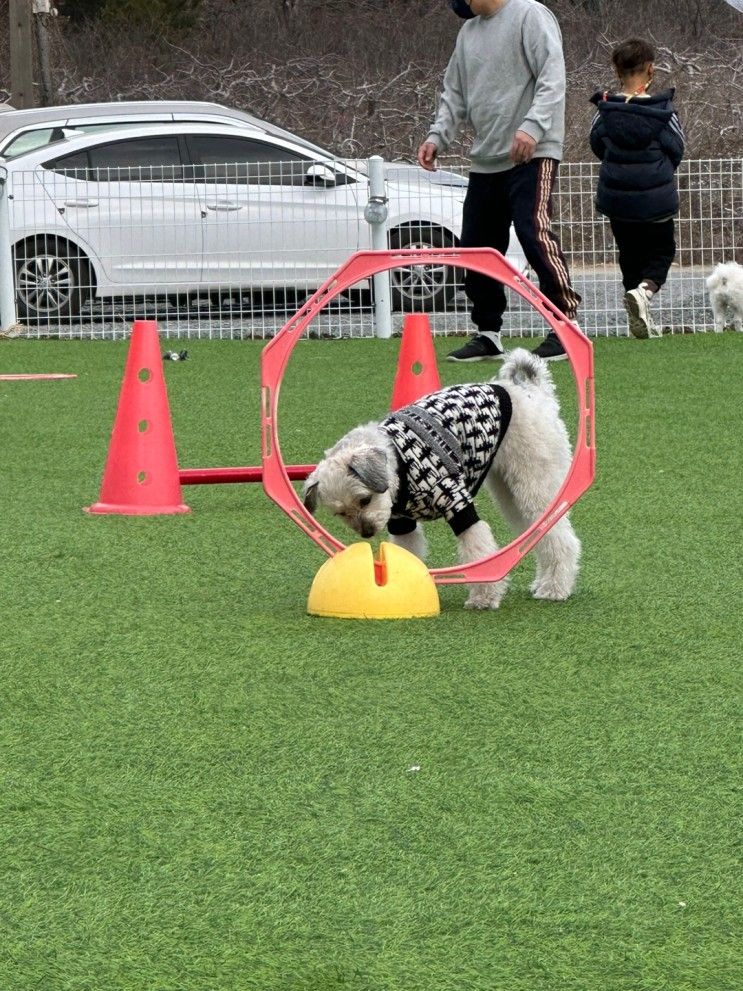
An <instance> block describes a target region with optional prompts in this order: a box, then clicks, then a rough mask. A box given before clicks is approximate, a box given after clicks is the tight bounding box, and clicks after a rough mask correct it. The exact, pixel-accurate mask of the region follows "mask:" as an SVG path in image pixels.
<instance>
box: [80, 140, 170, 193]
mask: <svg viewBox="0 0 743 991" xmlns="http://www.w3.org/2000/svg"><path fill="white" fill-rule="evenodd" d="M88 155H89V156H90V178H91V179H92V180H93V181H94V182H180V181H182V180H183V166H182V164H181V155H180V149H179V146H178V138H177V137H176V136H175V135H172V136H171V135H159V134H153V135H151V136H148V137H145V138H122V140H121V141H111V142H108V143H107V144H105V145H98V146H97V147H94V148H89V149H88Z"/></svg>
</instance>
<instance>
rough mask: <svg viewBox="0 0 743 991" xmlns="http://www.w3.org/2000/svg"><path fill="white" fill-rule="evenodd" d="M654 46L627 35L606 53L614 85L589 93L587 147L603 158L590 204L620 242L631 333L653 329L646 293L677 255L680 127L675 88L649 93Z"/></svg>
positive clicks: (642, 334) (662, 278) (645, 333)
mask: <svg viewBox="0 0 743 991" xmlns="http://www.w3.org/2000/svg"><path fill="white" fill-rule="evenodd" d="M654 58H655V52H654V51H653V48H652V46H651V45H649V44H648V43H647V42H646V41H642V40H641V39H639V38H630V39H629V40H628V41H625V42H623V43H622V44H621V45H619V47H618V48H616V49H615V50H614V52H613V53H612V62H613V64H614V68H615V70H616V74H617V77H618V78H619V82H620V87H621V88H620V91H619V92H617V93H609V92H604V93H595V94H594V95H593V96H592V97H591V102H592V103H595V104H596V107H597V109H598V113H597V114H596V116H595V117H594V120H593V124H592V125H591V136H590V140H591V149H592V151H593V153H594V154H595V155H596V156H597V157H598V158H600V159H601V169H600V171H599V181H598V188H597V190H596V209H597V210H598V211H599V212H600V213H603V214H605V215H606V216H607V217H608V218H609V221H610V223H611V230H612V233H613V235H614V239H615V241H616V243H617V248H618V250H619V267H620V269H621V270H622V280H623V283H624V289H625V295H624V307H625V309H626V310H627V315H628V318H629V329H630V332H631V333H632V334H633V335H634V336H635V337H659V336H660V334H661V331H660V329H659V328H657V327H656V325H655V323H654V321H653V318H652V316H651V315H650V300H651V299H652V298H653V296H654V295H655V293H657V292H658V290H659V289H660V287H661V286H662V285H663V283H664V282H665V281H666V277H667V275H668V270H669V268H670V267H671V262H672V261H673V259H674V257H675V255H676V242H675V239H674V222H673V218H674V217H675V215H676V214H677V213H678V209H679V194H678V188H677V186H676V169H677V168H678V167H679V164H680V162H681V159H682V158H683V154H684V132H683V130H682V129H681V124H680V123H679V119H678V116H677V114H676V111H675V110H674V109H673V94H674V90H673V89H670V90H666V91H664V92H662V93H658V94H656V95H655V96H651V95H650V94H649V93H648V92H647V91H648V88H649V87H650V84H651V82H652V79H653V60H654Z"/></svg>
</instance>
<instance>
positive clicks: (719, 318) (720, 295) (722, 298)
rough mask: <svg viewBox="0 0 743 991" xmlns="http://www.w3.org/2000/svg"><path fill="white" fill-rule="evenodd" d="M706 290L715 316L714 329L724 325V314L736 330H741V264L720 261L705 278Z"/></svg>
mask: <svg viewBox="0 0 743 991" xmlns="http://www.w3.org/2000/svg"><path fill="white" fill-rule="evenodd" d="M707 291H708V292H709V301H710V305H711V306H712V312H713V314H714V317H715V331H716V332H717V333H718V334H719V333H720V332H721V331H722V330H724V329H725V326H726V315H728V316H729V318H730V323H731V324H732V326H733V327H735V329H736V330H740V331H743V265H738V263H737V262H721V263H720V264H719V265H716V266H715V267H714V269H713V270H712V274H711V275H710V277H709V278H708V279H707Z"/></svg>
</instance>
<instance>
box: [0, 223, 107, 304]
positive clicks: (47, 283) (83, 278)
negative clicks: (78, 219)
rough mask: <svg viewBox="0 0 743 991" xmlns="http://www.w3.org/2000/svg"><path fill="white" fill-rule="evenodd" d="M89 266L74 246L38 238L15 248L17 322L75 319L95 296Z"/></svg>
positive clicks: (59, 241)
mask: <svg viewBox="0 0 743 991" xmlns="http://www.w3.org/2000/svg"><path fill="white" fill-rule="evenodd" d="M90 272H91V269H90V264H89V262H88V260H87V258H86V257H85V255H83V254H82V253H81V252H80V251H79V249H78V248H76V247H75V245H72V244H69V243H68V242H66V241H62V240H60V239H58V238H35V239H34V240H32V241H26V242H24V243H22V244H19V245H16V249H15V280H16V282H15V284H16V294H17V299H18V318H19V319H20V320H25V321H26V322H27V323H55V322H56V321H58V320H62V319H67V318H70V317H75V316H77V315H78V314H79V313H80V310H81V309H82V307H83V306H84V305H85V303H86V302H87V301H88V299H89V298H90V296H91V295H92V292H93V287H92V284H91V276H90Z"/></svg>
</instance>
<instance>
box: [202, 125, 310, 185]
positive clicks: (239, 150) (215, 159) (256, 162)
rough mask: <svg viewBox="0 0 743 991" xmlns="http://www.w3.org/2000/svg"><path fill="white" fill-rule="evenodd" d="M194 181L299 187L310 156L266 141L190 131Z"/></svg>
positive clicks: (308, 164) (302, 181) (302, 182)
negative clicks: (307, 156)
mask: <svg viewBox="0 0 743 991" xmlns="http://www.w3.org/2000/svg"><path fill="white" fill-rule="evenodd" d="M187 141H188V147H189V151H190V153H191V159H192V161H193V164H194V173H195V178H196V179H197V180H199V179H200V180H202V181H206V182H218V183H242V184H250V185H262V186H302V185H303V184H304V179H305V174H306V172H307V169H308V167H309V166H310V165H311V164H312V159H310V158H305V157H304V156H303V155H298V154H296V153H294V152H291V151H287V149H286V148H280V147H278V146H276V145H272V144H269V143H268V142H265V141H255V140H253V139H252V138H231V137H227V136H226V135H221V134H219V135H218V134H189V135H188V138H187Z"/></svg>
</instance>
